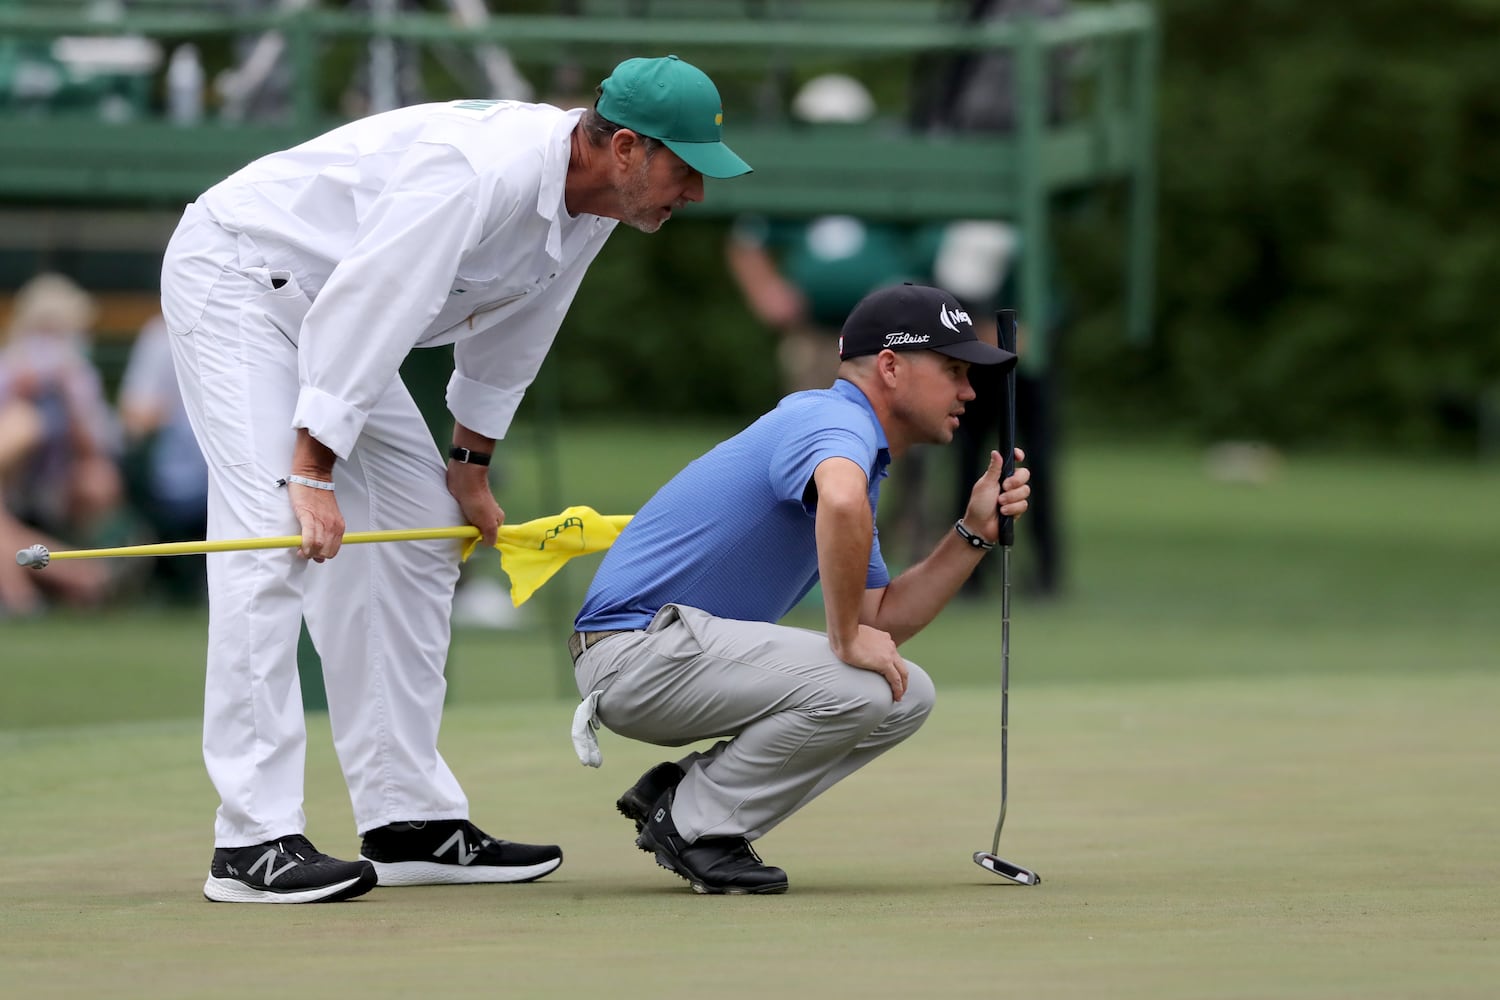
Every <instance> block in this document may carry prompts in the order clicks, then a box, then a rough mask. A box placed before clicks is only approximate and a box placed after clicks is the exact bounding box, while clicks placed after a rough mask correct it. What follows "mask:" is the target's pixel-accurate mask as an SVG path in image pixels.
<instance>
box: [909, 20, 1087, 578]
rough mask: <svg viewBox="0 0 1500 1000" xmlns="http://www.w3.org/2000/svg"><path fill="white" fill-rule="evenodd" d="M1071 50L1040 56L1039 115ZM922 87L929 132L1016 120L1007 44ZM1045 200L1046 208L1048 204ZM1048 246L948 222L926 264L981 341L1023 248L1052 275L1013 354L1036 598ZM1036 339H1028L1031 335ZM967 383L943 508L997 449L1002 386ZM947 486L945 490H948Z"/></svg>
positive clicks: (1047, 390) (1054, 377) (1051, 562)
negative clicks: (1039, 343)
mask: <svg viewBox="0 0 1500 1000" xmlns="http://www.w3.org/2000/svg"><path fill="white" fill-rule="evenodd" d="M1069 8H1070V3H1069V0H970V2H969V4H968V9H967V11H966V13H965V15H964V17H965V20H966V21H968V22H969V23H973V24H978V23H981V22H984V21H998V20H1013V19H1018V18H1023V17H1035V18H1056V17H1061V16H1063V15H1064V14H1066V13H1067V12H1068V10H1069ZM1073 58H1074V53H1073V51H1072V50H1071V49H1069V48H1067V47H1063V48H1058V49H1054V50H1053V51H1052V52H1051V53H1050V54H1049V56H1048V62H1047V71H1046V72H1047V83H1046V86H1047V93H1046V95H1045V101H1046V120H1047V121H1048V122H1049V123H1055V122H1057V121H1059V120H1061V119H1062V118H1063V117H1064V116H1065V114H1066V112H1067V105H1068V86H1069V84H1068V73H1069V64H1070V62H1071V61H1072V59H1073ZM921 83H922V84H923V85H924V87H923V89H924V90H925V94H924V95H923V96H921V97H919V99H918V101H917V106H916V114H915V116H914V118H915V122H914V124H915V127H916V128H918V129H919V130H925V131H929V132H989V133H1000V134H1005V133H1009V132H1011V131H1013V130H1014V129H1015V127H1016V122H1017V118H1018V111H1017V109H1018V107H1019V101H1020V100H1021V95H1020V94H1019V92H1018V88H1019V85H1018V81H1017V77H1016V60H1015V56H1014V55H1013V53H1012V52H1011V51H1010V50H995V51H978V52H966V53H961V54H958V55H956V56H952V57H949V58H947V59H946V61H945V62H944V64H943V65H940V66H936V67H929V68H928V71H927V72H926V73H925V79H924V80H922V81H921ZM1049 207H1050V206H1049ZM1051 252H1052V249H1051V247H1047V246H1043V247H1023V246H1021V245H1020V240H1019V236H1018V234H1017V233H1016V231H1015V230H1014V229H1013V228H1011V226H1010V225H1008V224H1007V223H1003V222H999V221H995V220H966V221H961V222H955V223H953V224H951V225H950V226H949V227H948V228H947V230H946V231H945V233H944V236H943V240H942V244H941V246H940V248H939V250H938V253H937V258H936V260H935V262H934V274H935V277H934V279H933V280H934V281H935V282H936V283H937V284H939V285H942V286H943V287H945V288H949V289H951V290H952V291H953V293H954V294H955V295H957V296H958V298H959V299H960V300H961V301H962V302H964V304H965V306H966V307H967V308H968V311H969V313H970V315H972V316H973V317H974V325H975V330H976V332H977V333H978V334H979V336H980V337H981V338H983V339H986V340H988V341H989V342H991V343H993V342H994V339H995V323H994V313H995V310H996V309H997V308H1017V306H1018V296H1017V294H1016V293H1017V289H1018V285H1017V281H1016V278H1017V273H1018V271H1019V269H1020V268H1021V267H1022V266H1024V265H1023V263H1022V260H1021V257H1022V255H1023V254H1024V255H1027V256H1028V257H1030V259H1032V260H1041V259H1046V260H1047V262H1048V263H1049V264H1051V265H1052V267H1050V268H1049V270H1050V271H1051V273H1052V274H1053V276H1054V281H1053V285H1052V287H1050V288H1049V289H1048V294H1049V297H1050V298H1051V300H1052V302H1053V306H1052V308H1051V310H1050V315H1048V316H1044V317H1032V316H1025V315H1021V316H1020V317H1019V321H1020V322H1019V334H1018V340H1019V341H1020V343H1019V353H1020V354H1021V357H1022V359H1023V363H1022V365H1021V367H1019V368H1017V369H1016V433H1017V443H1018V444H1019V445H1020V446H1021V447H1022V448H1024V449H1025V451H1026V464H1027V465H1028V466H1029V467H1030V468H1031V469H1032V471H1033V473H1034V474H1035V476H1036V480H1037V482H1039V483H1043V484H1045V485H1044V486H1043V487H1042V488H1041V489H1038V490H1035V491H1033V493H1032V496H1031V507H1030V511H1029V516H1028V517H1027V518H1026V523H1027V527H1028V530H1029V537H1030V539H1031V541H1032V543H1033V545H1034V546H1035V548H1034V552H1033V555H1034V557H1035V558H1034V561H1033V562H1032V563H1031V566H1032V572H1031V574H1030V575H1029V576H1026V577H1023V582H1022V586H1023V588H1024V589H1025V590H1027V591H1029V592H1030V593H1032V594H1034V595H1037V596H1054V595H1056V594H1057V593H1058V592H1059V590H1060V588H1061V587H1062V577H1063V555H1062V552H1063V542H1062V525H1061V516H1060V514H1059V511H1058V506H1057V497H1058V484H1059V483H1060V481H1061V474H1060V472H1059V470H1058V468H1057V455H1056V448H1057V436H1058V428H1057V399H1056V397H1057V392H1058V389H1057V384H1058V380H1059V377H1058V371H1057V365H1056V361H1055V359H1056V358H1057V357H1058V354H1059V350H1058V348H1059V339H1060V336H1061V334H1062V331H1063V326H1064V317H1065V311H1064V309H1063V307H1062V306H1061V304H1060V302H1061V298H1062V289H1061V287H1060V286H1059V284H1058V283H1057V282H1056V280H1055V276H1056V273H1057V271H1056V261H1055V260H1053V259H1052V258H1051V257H1050V256H1049V257H1047V258H1041V257H1038V256H1032V255H1039V254H1048V255H1050V254H1051ZM1028 328H1031V329H1036V330H1040V331H1043V332H1045V334H1046V337H1047V343H1048V345H1049V346H1048V350H1047V361H1046V362H1045V363H1044V364H1043V365H1042V366H1040V367H1038V366H1036V365H1028V364H1026V363H1025V358H1026V349H1027V340H1028V337H1027V330H1028ZM1032 342H1033V343H1035V339H1034V338H1032ZM970 381H971V382H972V383H973V385H974V390H975V392H976V393H977V394H978V397H977V398H976V399H975V400H974V401H973V402H971V403H970V404H968V406H967V408H966V410H965V413H964V417H963V419H962V420H961V422H960V425H959V430H958V434H957V435H955V441H956V443H957V445H958V446H957V447H956V448H955V449H954V455H955V458H956V459H957V461H958V468H957V470H956V474H955V475H954V477H953V479H952V482H953V483H954V484H956V485H959V486H960V490H959V492H958V493H957V494H955V495H953V496H952V499H950V500H949V501H947V503H946V504H945V506H946V507H948V508H951V510H950V514H951V511H952V510H956V511H957V512H958V513H960V514H961V513H962V512H963V508H964V504H965V503H966V502H967V499H968V495H969V486H970V484H971V483H972V482H973V480H974V477H976V476H977V475H978V474H979V473H980V472H981V471H983V469H984V467H985V466H986V465H987V464H988V462H989V452H990V449H992V448H994V447H995V446H996V442H997V440H998V438H997V436H996V435H997V433H998V428H999V422H1000V408H999V403H1000V398H999V396H1000V391H1001V383H1000V380H999V378H998V377H997V376H996V374H995V373H994V372H992V371H982V370H977V369H976V370H975V371H972V372H971V373H970ZM951 488H953V487H950V489H951ZM993 572H994V571H993V569H992V568H991V567H988V566H984V565H982V566H981V567H980V570H979V571H978V572H976V573H974V574H973V575H972V576H970V577H969V579H968V580H967V581H965V584H964V589H965V592H967V593H969V594H970V595H973V594H977V593H979V592H981V591H982V590H983V589H984V587H985V585H986V582H987V581H988V579H989V577H990V576H991V575H992V574H993Z"/></svg>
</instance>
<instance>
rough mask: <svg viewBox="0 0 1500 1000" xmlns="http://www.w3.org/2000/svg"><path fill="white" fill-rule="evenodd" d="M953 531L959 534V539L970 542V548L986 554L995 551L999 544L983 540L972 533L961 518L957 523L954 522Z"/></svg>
mask: <svg viewBox="0 0 1500 1000" xmlns="http://www.w3.org/2000/svg"><path fill="white" fill-rule="evenodd" d="M953 530H954V531H956V532H958V537H959V538H962V539H963V540H964V541H966V542H968V543H969V545H970V547H972V548H976V549H981V550H983V551H985V552H988V551H989V550H990V549H993V548H994V547H995V546H996V545H997V544H999V543H998V542H992V541H989V540H988V539H986V538H983V537H981V536H979V535H977V534H975V533H974V532H972V531H970V530H969V529H968V527H967V526H965V524H964V519H963V518H959V519H958V520H957V521H954V522H953Z"/></svg>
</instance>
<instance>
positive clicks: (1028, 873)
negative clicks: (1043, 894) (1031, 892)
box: [974, 851, 1042, 885]
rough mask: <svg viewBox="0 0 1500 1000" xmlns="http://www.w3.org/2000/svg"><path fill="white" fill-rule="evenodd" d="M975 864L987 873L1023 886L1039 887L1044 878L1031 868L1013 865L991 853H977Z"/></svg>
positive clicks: (975, 854)
mask: <svg viewBox="0 0 1500 1000" xmlns="http://www.w3.org/2000/svg"><path fill="white" fill-rule="evenodd" d="M974 863H975V864H976V865H978V866H979V867H981V868H983V869H984V870H985V871H989V872H994V873H995V874H996V875H999V876H1000V877H1001V878H1008V879H1010V880H1011V881H1012V882H1019V883H1020V884H1021V885H1037V884H1039V883H1040V882H1041V881H1042V877H1041V876H1040V875H1038V874H1037V873H1036V872H1034V871H1032V870H1031V869H1030V868H1022V867H1021V866H1020V865H1013V864H1011V863H1010V862H1009V861H1006V860H1004V859H1003V858H998V857H996V856H995V855H993V854H991V853H990V852H989V851H975V852H974Z"/></svg>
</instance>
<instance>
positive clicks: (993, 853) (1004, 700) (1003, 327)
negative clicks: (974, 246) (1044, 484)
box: [974, 309, 1042, 885]
mask: <svg viewBox="0 0 1500 1000" xmlns="http://www.w3.org/2000/svg"><path fill="white" fill-rule="evenodd" d="M995 319H996V322H997V326H998V327H999V340H1000V348H1001V349H1002V350H1006V351H1010V352H1011V353H1012V354H1014V353H1015V350H1016V313H1015V310H1013V309H1002V310H1000V312H999V313H998V314H997V315H996V317H995ZM1004 385H1005V397H1004V399H1002V400H1001V402H1000V454H1001V456H1002V457H1003V459H1004V462H1005V464H1004V466H1003V468H1002V469H1001V472H1000V481H1001V482H1002V483H1003V482H1005V480H1007V479H1009V478H1010V477H1011V476H1012V475H1013V474H1014V473H1015V471H1016V369H1015V366H1014V365H1012V366H1011V369H1010V371H1008V372H1006V373H1005V382H1004ZM1015 522H1016V519H1015V518H1013V517H1005V516H1002V517H1001V518H1000V819H999V820H998V821H997V822H996V823H995V842H994V844H993V845H992V846H991V847H990V849H989V850H988V851H975V852H974V863H975V864H976V865H978V866H979V867H981V868H983V869H985V870H986V871H991V872H994V873H995V874H996V875H999V876H1000V877H1001V878H1008V879H1010V880H1011V881H1012V882H1019V883H1021V884H1022V885H1036V884H1037V883H1039V882H1041V880H1042V877H1041V876H1040V875H1038V874H1037V873H1036V872H1034V871H1032V870H1031V869H1029V868H1022V867H1021V866H1020V865H1013V864H1011V863H1010V862H1009V861H1006V860H1004V859H1003V858H1001V857H1000V856H999V855H1000V831H1001V830H1003V829H1004V828H1005V800H1006V796H1007V793H1008V792H1009V790H1010V789H1009V787H1008V786H1009V784H1010V774H1009V765H1010V759H1009V758H1010V746H1009V743H1010V739H1009V736H1010V733H1009V730H1010V547H1011V545H1012V544H1014V543H1015V540H1016V523H1015Z"/></svg>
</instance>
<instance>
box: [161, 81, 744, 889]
mask: <svg viewBox="0 0 1500 1000" xmlns="http://www.w3.org/2000/svg"><path fill="white" fill-rule="evenodd" d="M721 122H722V108H721V106H720V100H719V95H718V91H717V90H716V89H715V87H714V85H713V83H712V82H711V81H710V80H709V79H708V77H707V76H705V75H704V74H703V73H702V72H701V71H699V70H697V69H696V68H694V67H692V66H690V65H689V64H687V63H685V62H683V61H681V60H679V59H677V58H676V57H675V56H668V57H665V58H661V59H632V60H627V61H626V62H623V63H621V64H620V65H619V66H618V67H616V68H615V70H614V72H613V73H612V74H611V75H610V76H609V78H608V79H606V80H605V81H604V82H603V83H602V84H601V86H600V92H599V98H598V100H597V101H596V104H595V107H594V108H592V109H586V110H585V109H580V110H573V111H563V110H560V109H558V108H554V107H551V106H548V105H541V104H521V103H515V102H499V101H459V102H454V103H450V104H429V105H422V106H418V107H411V108H405V109H401V110H397V111H392V112H388V113H385V114H380V115H375V116H372V117H370V118H366V119H363V120H361V121H357V122H354V123H352V124H349V125H346V126H344V127H342V128H338V129H335V130H334V131H332V132H329V133H327V134H326V135H323V136H320V137H318V138H316V139H313V140H311V141H309V142H307V143H304V144H302V145H300V146H297V147H295V148H293V149H289V150H286V151H284V152H279V153H273V154H271V155H269V156H266V157H264V158H262V159H260V160H257V161H255V162H254V163H252V164H250V165H249V166H248V167H246V168H244V169H243V170H241V171H239V172H238V173H236V174H234V175H233V176H231V177H229V178H228V179H226V180H224V181H222V182H221V183H219V184H217V185H215V186H214V187H213V188H211V189H210V190H209V191H208V192H206V193H205V194H204V195H203V196H202V197H200V198H199V199H198V200H197V201H196V202H195V203H193V204H192V205H190V206H188V208H187V211H186V212H185V214H184V216H183V219H182V222H181V224H180V225H179V227H178V228H177V231H176V233H175V234H174V236H173V237H172V240H171V243H170V245H169V246H168V248H167V252H166V256H165V260H164V263H163V269H162V308H163V314H164V316H165V319H166V323H167V326H168V329H169V330H170V332H171V334H172V338H171V340H172V354H173V360H174V363H175V365H176V368H177V375H178V380H179V382H180V383H181V386H182V391H183V396H184V399H185V402H186V405H187V409H188V413H189V416H190V417H191V420H192V424H193V430H194V433H195V434H196V436H197V439H198V442H199V445H200V446H201V448H202V450H203V452H204V455H205V457H206V458H207V460H208V465H209V469H210V496H209V537H210V538H238V537H256V536H273V535H287V534H300V535H301V537H302V545H301V547H300V549H298V550H296V551H295V552H294V551H287V550H265V551H252V552H234V553H222V554H215V555H211V556H210V557H209V559H208V578H209V641H208V676H207V694H206V698H205V705H204V735H203V747H204V758H205V761H206V762H207V765H208V771H209V775H210V777H211V778H212V780H213V782H214V786H215V788H216V789H217V790H218V792H219V796H220V800H221V804H220V806H219V810H218V815H217V820H216V823H215V835H214V844H215V851H214V857H213V861H212V864H211V870H210V874H209V877H208V880H207V882H206V883H205V886H204V895H205V896H207V897H208V898H209V899H211V900H216V901H224V902H313V901H329V900H337V899H347V898H350V897H352V896H357V895H359V894H361V893H363V892H366V891H368V890H369V889H370V888H371V887H373V886H374V885H375V884H376V880H377V877H378V881H379V882H380V883H381V884H387V885H415V884H434V883H462V882H520V881H529V880H532V879H536V878H540V877H542V876H543V875H546V874H548V873H549V872H551V871H553V870H555V869H556V868H557V867H558V865H560V864H561V863H562V852H561V850H559V849H558V848H557V847H555V846H551V845H542V846H533V845H526V844H517V843H510V842H507V841H502V840H497V839H492V838H490V837H488V836H486V835H485V834H484V833H483V832H482V831H480V830H479V829H478V828H477V827H475V826H474V825H473V824H471V823H469V822H468V802H467V800H466V799H465V796H464V793H463V790H462V789H461V788H460V787H459V783H458V781H457V780H456V779H455V778H454V775H453V773H452V772H451V771H450V770H449V768H448V765H447V763H446V762H445V761H444V760H443V758H442V756H441V755H440V754H439V753H438V749H437V737H438V727H439V722H440V719H441V715H442V706H443V696H444V690H445V683H444V678H443V667H444V663H445V661H446V657H447V651H448V643H449V611H450V607H451V603H452V598H453V589H454V585H455V582H456V580H457V577H458V562H457V552H456V550H455V548H454V545H453V543H452V542H451V541H441V542H432V543H400V544H386V545H363V546H350V547H348V548H346V549H343V548H340V542H341V539H342V537H343V533H344V531H345V530H346V529H347V530H379V529H397V528H411V527H423V526H441V525H449V524H461V523H465V522H467V523H469V524H473V525H475V526H477V527H478V528H479V529H480V530H481V532H482V534H483V543H484V544H485V545H490V544H493V542H494V539H495V534H496V531H497V530H498V528H499V526H500V524H501V523H502V521H503V519H504V512H503V511H502V510H501V509H500V507H499V506H498V504H497V503H496V501H495V498H494V496H493V495H492V494H491V491H490V488H489V483H488V478H487V475H486V473H487V469H486V468H485V466H486V465H488V462H489V455H490V453H491V451H492V450H493V447H494V442H495V441H496V440H497V439H500V438H503V437H504V436H505V433H506V430H507V428H508V427H509V425H510V422H511V419H512V417H513V416H514V414H515V411H516V407H517V406H518V404H519V403H520V401H521V397H522V395H523V393H524V392H525V390H526V387H527V386H528V385H529V384H530V383H531V381H532V379H533V378H534V377H535V375H536V373H537V370H538V368H539V367H540V366H541V363H542V360H543V358H544V357H545V356H546V354H547V351H548V348H549V347H550V346H551V344H552V340H553V337H554V336H555V335H556V333H557V330H558V327H559V325H560V323H561V322H562V318H563V316H564V314H565V313H566V312H567V309H568V306H569V304H570V303H571V302H572V300H573V296H574V294H575V293H576V292H577V290H578V286H579V283H580V282H581V281H582V280H583V276H584V272H585V271H586V270H587V268H588V266H589V264H590V262H592V261H593V259H594V256H595V255H596V254H597V253H598V252H599V250H600V248H601V247H602V246H603V245H604V242H605V240H606V239H608V238H609V235H610V233H611V232H612V231H613V229H614V226H615V224H616V221H624V222H625V223H626V224H628V225H632V226H635V227H636V228H639V229H642V230H644V231H647V232H654V231H655V230H656V229H658V228H660V226H661V225H662V223H663V222H665V221H666V219H667V218H669V217H670V216H671V214H672V212H673V211H674V210H676V209H678V208H680V207H682V205H684V204H685V203H687V202H691V201H699V200H701V199H702V197H703V176H704V175H707V176H712V177H732V176H736V175H738V174H742V173H745V172H747V171H748V170H749V167H748V165H746V164H745V163H744V161H742V160H740V159H739V157H737V156H735V154H734V153H733V152H732V151H730V150H729V148H728V147H726V146H724V145H723V142H722V133H721ZM445 344H453V345H454V362H455V364H454V368H455V370H454V373H453V377H452V379H451V381H450V382H449V384H448V391H447V405H448V409H449V410H450V411H451V412H452V414H453V416H454V420H455V429H454V437H453V445H454V447H453V450H452V452H451V454H450V457H449V461H448V462H447V463H446V465H445V462H444V461H443V457H442V456H441V455H440V454H439V453H438V450H437V448H436V447H435V445H434V442H433V440H432V437H431V434H430V433H429V431H428V429H427V425H426V423H425V422H424V421H423V419H422V417H421V415H420V413H419V411H418V408H417V406H416V404H415V403H414V402H413V400H412V398H411V396H410V395H409V394H408V392H407V390H406V388H405V386H404V385H403V384H402V383H401V380H400V378H399V377H398V374H397V372H398V368H399V366H400V365H401V362H402V361H403V359H404V358H405V357H406V355H407V353H408V352H409V351H410V350H412V349H413V348H417V347H437V346H440V345H445ZM304 617H305V619H306V621H307V625H308V629H309V632H310V633H311V636H312V639H313V642H314V644H315V645H316V647H317V650H318V652H319V654H320V656H321V658H322V662H323V674H324V683H325V686H326V689H327V692H328V706H329V719H330V722H331V724H332V728H333V736H334V743H335V747H336V749H337V752H338V757H339V761H340V764H341V765H342V767H343V771H344V776H345V779H346V781H347V783H348V786H349V795H350V799H351V801H352V804H353V808H354V818H355V822H356V826H357V830H358V832H359V834H360V835H361V837H362V843H361V851H360V854H361V859H360V860H358V861H342V860H338V859H336V858H332V857H329V856H327V855H325V854H322V853H320V852H319V851H317V850H316V849H315V848H314V847H313V846H312V844H310V843H309V842H308V841H307V839H306V837H305V836H304V835H303V832H304V829H305V818H304V815H303V809H302V803H303V757H304V748H305V742H306V734H305V729H304V725H303V717H302V704H301V699H300V693H299V692H300V689H299V685H298V678H297V664H296V647H297V638H298V634H299V630H300V624H301V621H302V620H303V618H304Z"/></svg>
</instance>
